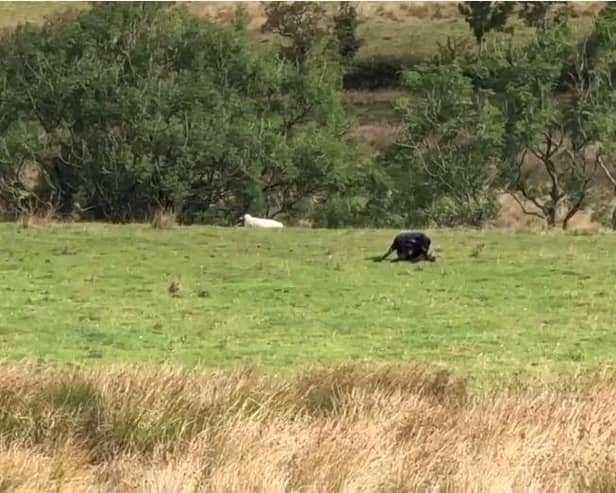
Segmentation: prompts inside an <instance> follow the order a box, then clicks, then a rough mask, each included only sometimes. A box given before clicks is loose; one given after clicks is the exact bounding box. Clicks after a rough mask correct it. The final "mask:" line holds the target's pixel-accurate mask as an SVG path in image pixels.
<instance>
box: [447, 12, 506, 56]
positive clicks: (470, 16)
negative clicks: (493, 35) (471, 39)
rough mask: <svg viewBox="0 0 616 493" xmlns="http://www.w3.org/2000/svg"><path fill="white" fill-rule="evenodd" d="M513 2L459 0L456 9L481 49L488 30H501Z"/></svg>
mask: <svg viewBox="0 0 616 493" xmlns="http://www.w3.org/2000/svg"><path fill="white" fill-rule="evenodd" d="M514 7H515V2H460V3H458V10H459V11H460V13H461V14H462V15H463V16H464V20H465V21H466V23H467V24H468V25H469V27H470V28H471V31H473V36H475V40H476V41H477V45H478V46H479V51H480V52H481V51H482V50H483V43H484V39H485V36H486V34H488V33H489V32H490V31H503V30H504V29H505V26H506V25H507V20H508V19H509V16H510V15H511V13H512V12H513V9H514Z"/></svg>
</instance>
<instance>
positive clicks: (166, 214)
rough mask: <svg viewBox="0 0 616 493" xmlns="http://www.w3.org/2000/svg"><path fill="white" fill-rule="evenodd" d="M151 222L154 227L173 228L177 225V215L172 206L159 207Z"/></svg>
mask: <svg viewBox="0 0 616 493" xmlns="http://www.w3.org/2000/svg"><path fill="white" fill-rule="evenodd" d="M151 224H152V228H154V229H173V228H175V227H176V226H177V217H176V215H175V212H174V211H173V209H172V208H169V207H165V208H159V209H157V210H156V211H155V212H154V216H153V217H152V222H151Z"/></svg>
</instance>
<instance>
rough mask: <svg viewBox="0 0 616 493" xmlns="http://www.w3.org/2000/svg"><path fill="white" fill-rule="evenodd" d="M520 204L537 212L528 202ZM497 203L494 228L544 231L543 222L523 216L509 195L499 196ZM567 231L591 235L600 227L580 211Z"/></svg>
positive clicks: (524, 201) (590, 216)
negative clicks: (497, 208)
mask: <svg viewBox="0 0 616 493" xmlns="http://www.w3.org/2000/svg"><path fill="white" fill-rule="evenodd" d="M522 202H523V203H524V207H525V208H526V209H527V210H528V211H536V210H537V209H536V207H535V206H534V205H533V204H532V203H531V202H530V201H528V200H523V201H522ZM498 203H499V204H500V209H499V212H498V216H497V217H496V219H495V221H494V224H493V225H494V226H495V227H497V228H502V229H508V230H512V231H542V230H545V229H546V225H545V221H543V220H542V219H540V218H538V217H536V216H532V215H528V214H524V212H522V209H521V208H520V206H519V205H518V203H517V202H516V201H515V200H514V199H513V198H512V197H511V196H510V195H508V194H500V195H499V197H498ZM568 230H569V231H571V232H576V233H578V234H591V233H597V232H599V231H600V230H601V225H600V224H599V223H598V222H596V221H593V220H592V214H590V213H589V212H586V211H580V212H578V213H577V214H576V215H575V216H573V218H571V221H569V226H568Z"/></svg>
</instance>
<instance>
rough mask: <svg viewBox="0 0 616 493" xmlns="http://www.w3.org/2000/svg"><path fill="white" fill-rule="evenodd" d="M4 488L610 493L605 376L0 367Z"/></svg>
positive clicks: (614, 458) (611, 408) (611, 391)
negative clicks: (468, 382) (487, 385)
mask: <svg viewBox="0 0 616 493" xmlns="http://www.w3.org/2000/svg"><path fill="white" fill-rule="evenodd" d="M0 432H1V435H2V443H1V446H2V451H1V452H0V489H1V490H2V491H51V490H53V491H67V492H68V491H71V492H80V491H109V492H111V491H114V492H115V491H160V492H163V491H164V492H184V491H185V492H188V491H191V492H192V491H225V492H229V491H237V492H239V491H242V492H244V491H263V492H266V491H267V492H282V491H387V492H397V491H418V490H419V491H426V490H434V489H437V490H439V491H511V490H523V491H530V490H532V491H589V490H595V491H614V488H615V487H616V440H615V438H616V437H615V432H616V378H615V377H614V375H608V374H602V375H594V376H585V377H577V378H575V379H569V380H567V381H564V382H562V383H560V384H558V385H557V386H554V387H552V388H551V389H549V388H547V386H526V387H521V386H517V387H513V386H511V387H508V388H506V389H501V390H499V391H498V392H494V391H493V392H490V393H483V394H481V395H480V394H476V393H469V392H467V390H466V387H465V383H464V382H463V381H462V380H459V379H456V378H453V377H451V376H450V375H448V374H446V373H430V372H427V371H424V370H422V369H419V368H416V367H396V368H385V367H380V368H372V369H369V368H366V367H361V368H350V367H345V368H334V369H330V370H313V371H308V372H305V373H303V374H301V375H299V376H295V377H288V378H287V379H282V378H274V377H265V376H262V375H260V374H258V373H256V372H252V371H248V370H237V371H220V372H208V373H197V372H190V371H181V370H171V369H158V370H137V369H117V370H101V369H99V370H89V371H66V370H65V371H61V370H55V369H50V368H47V369H41V368H38V367H30V368H25V367H3V368H2V371H1V372H0Z"/></svg>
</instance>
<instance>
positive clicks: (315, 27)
mask: <svg viewBox="0 0 616 493" xmlns="http://www.w3.org/2000/svg"><path fill="white" fill-rule="evenodd" d="M263 5H264V9H265V17H266V21H265V23H264V24H263V26H262V27H261V31H262V32H272V33H275V34H278V35H280V36H282V37H283V38H285V39H286V40H287V41H288V44H287V45H286V46H285V49H284V53H285V54H286V56H287V57H288V58H290V59H291V60H293V61H295V62H296V63H298V64H300V65H302V64H303V63H304V60H305V59H306V56H307V55H308V52H309V51H310V48H311V47H312V45H313V44H314V43H316V42H318V41H320V40H322V39H323V38H324V37H325V36H326V35H327V34H328V32H329V30H330V25H329V19H328V16H327V11H326V9H325V7H324V6H323V5H322V4H320V3H319V2H263Z"/></svg>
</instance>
